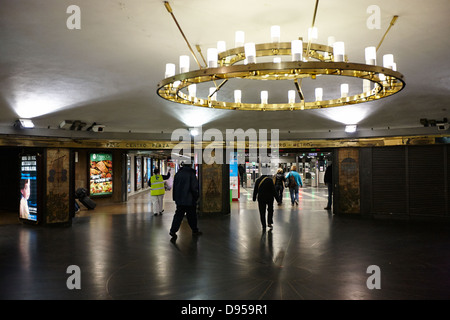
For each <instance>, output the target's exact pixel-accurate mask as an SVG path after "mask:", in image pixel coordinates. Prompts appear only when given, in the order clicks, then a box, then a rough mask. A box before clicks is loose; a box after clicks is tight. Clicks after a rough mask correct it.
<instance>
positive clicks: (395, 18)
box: [377, 16, 398, 51]
mask: <svg viewBox="0 0 450 320" xmlns="http://www.w3.org/2000/svg"><path fill="white" fill-rule="evenodd" d="M397 18H398V16H393V17H392V20H391V23H390V24H389V27H388V28H387V30H386V32H385V33H384V36H383V38H381V41H380V43H379V44H378V46H377V51H378V49H379V48H380V46H381V44H382V43H383V41H384V38H386V36H387V34H388V32H389V30H391V28H392V26H393V25H394V23H395V21H397Z"/></svg>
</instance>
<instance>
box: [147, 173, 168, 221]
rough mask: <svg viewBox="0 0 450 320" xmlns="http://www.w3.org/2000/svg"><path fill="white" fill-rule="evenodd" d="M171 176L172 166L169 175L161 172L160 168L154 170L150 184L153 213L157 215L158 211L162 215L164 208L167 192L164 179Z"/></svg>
mask: <svg viewBox="0 0 450 320" xmlns="http://www.w3.org/2000/svg"><path fill="white" fill-rule="evenodd" d="M169 178H170V168H169V172H168V173H167V175H161V174H159V169H158V168H155V169H154V170H153V175H152V176H151V177H150V180H149V183H148V185H149V186H150V197H151V201H152V208H153V214H154V215H155V216H156V215H158V213H159V214H160V215H162V213H163V211H164V208H163V204H164V202H163V201H164V194H165V193H166V190H165V187H164V180H167V179H169Z"/></svg>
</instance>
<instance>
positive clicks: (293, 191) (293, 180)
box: [286, 165, 303, 206]
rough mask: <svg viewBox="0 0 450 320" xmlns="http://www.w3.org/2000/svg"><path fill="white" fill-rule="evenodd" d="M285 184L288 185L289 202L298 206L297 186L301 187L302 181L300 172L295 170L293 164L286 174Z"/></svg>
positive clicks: (295, 167)
mask: <svg viewBox="0 0 450 320" xmlns="http://www.w3.org/2000/svg"><path fill="white" fill-rule="evenodd" d="M286 184H287V187H289V193H290V195H291V204H292V205H294V203H295V204H296V205H297V206H298V188H299V186H300V187H303V181H302V177H301V176H300V174H299V173H298V172H297V166H296V165H293V166H292V168H291V171H290V172H289V173H288V174H287V175H286Z"/></svg>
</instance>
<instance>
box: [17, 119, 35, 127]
mask: <svg viewBox="0 0 450 320" xmlns="http://www.w3.org/2000/svg"><path fill="white" fill-rule="evenodd" d="M14 127H16V128H19V129H31V128H34V123H33V121H32V120H30V119H19V120H16V122H14Z"/></svg>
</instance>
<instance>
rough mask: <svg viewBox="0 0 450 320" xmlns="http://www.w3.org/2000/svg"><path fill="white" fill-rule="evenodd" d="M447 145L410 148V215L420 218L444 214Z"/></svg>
mask: <svg viewBox="0 0 450 320" xmlns="http://www.w3.org/2000/svg"><path fill="white" fill-rule="evenodd" d="M445 158H446V157H445V154H444V147H443V146H411V147H409V148H408V182H409V212H410V214H416V215H417V214H418V215H444V214H445V213H446V212H445V208H446V198H447V197H446V188H445V179H446V177H445V171H446V166H448V164H446V163H444V161H445Z"/></svg>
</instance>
